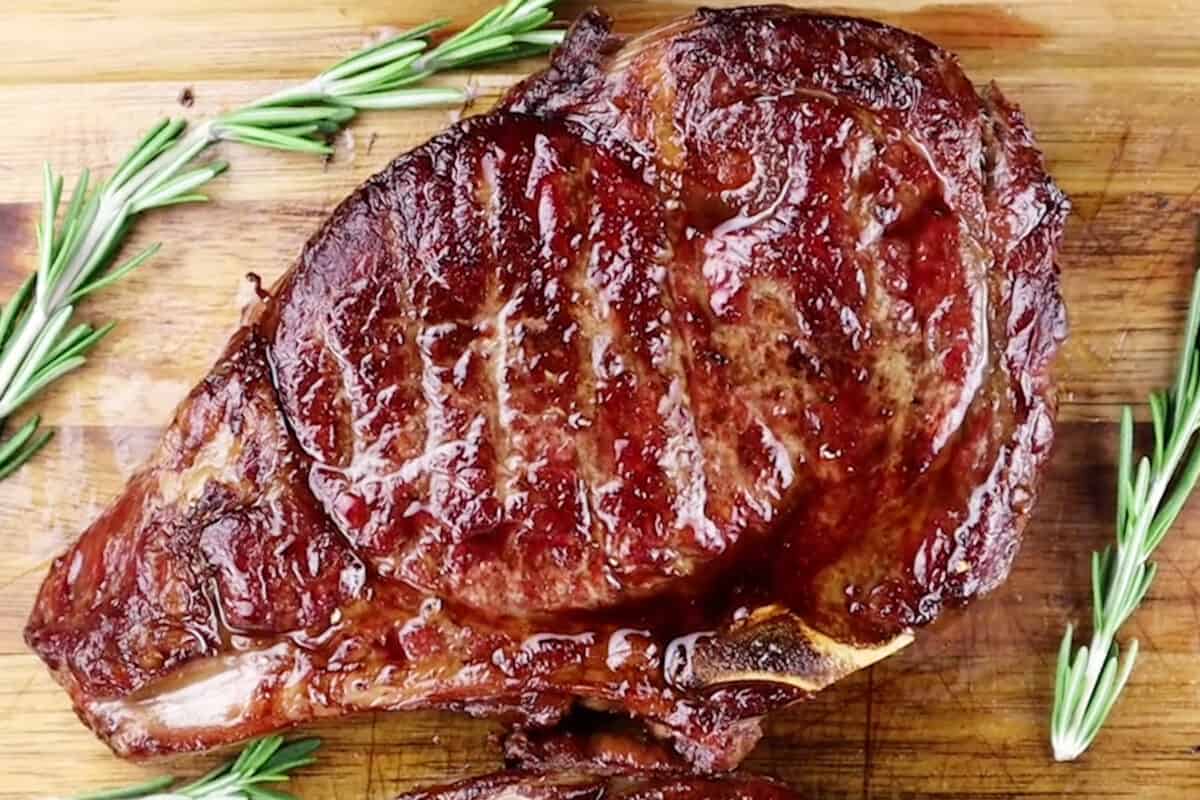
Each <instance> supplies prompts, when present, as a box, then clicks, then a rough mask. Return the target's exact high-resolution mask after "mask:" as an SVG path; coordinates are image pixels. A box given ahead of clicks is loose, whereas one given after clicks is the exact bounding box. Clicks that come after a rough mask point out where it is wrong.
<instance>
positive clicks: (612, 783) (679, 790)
mask: <svg viewBox="0 0 1200 800" xmlns="http://www.w3.org/2000/svg"><path fill="white" fill-rule="evenodd" d="M396 800H800V795H798V794H796V793H795V792H793V791H792V790H790V789H788V788H787V787H786V786H783V785H781V784H778V783H775V782H774V781H769V780H765V779H763V778H736V779H733V778H730V779H725V780H708V779H704V778H695V777H660V778H642V779H638V778H616V779H601V778H595V777H589V776H582V775H581V776H572V775H553V776H549V775H536V774H526V773H520V772H507V773H502V774H496V775H486V776H483V777H480V778H470V779H468V780H464V781H460V782H459V783H454V784H451V785H449V786H441V787H437V788H433V789H425V790H422V791H418V792H411V793H409V794H402V795H400V796H399V797H397V798H396Z"/></svg>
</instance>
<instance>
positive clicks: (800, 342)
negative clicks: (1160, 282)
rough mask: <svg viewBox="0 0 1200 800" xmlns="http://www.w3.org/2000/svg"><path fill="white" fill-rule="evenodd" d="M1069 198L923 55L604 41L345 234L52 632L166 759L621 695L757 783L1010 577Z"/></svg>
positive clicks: (96, 562)
mask: <svg viewBox="0 0 1200 800" xmlns="http://www.w3.org/2000/svg"><path fill="white" fill-rule="evenodd" d="M1067 207H1068V206H1067V203H1066V200H1065V199H1064V197H1063V196H1062V194H1061V193H1060V192H1059V191H1058V190H1057V188H1056V187H1055V186H1054V184H1053V183H1052V182H1051V180H1050V178H1049V177H1048V176H1047V175H1046V173H1045V171H1044V169H1043V166H1042V157H1041V155H1040V153H1039V152H1038V150H1037V149H1036V147H1035V145H1034V142H1033V138H1032V135H1031V133H1030V131H1029V129H1028V127H1027V126H1026V124H1025V122H1024V120H1023V118H1022V117H1021V114H1020V113H1019V112H1018V111H1017V109H1016V108H1015V107H1013V106H1012V105H1010V104H1008V103H1007V102H1006V101H1005V100H1004V99H1003V97H1002V96H1001V95H1000V93H999V92H998V91H997V90H995V89H994V88H993V89H990V90H989V91H987V92H986V93H985V94H984V96H983V97H980V96H979V95H977V94H976V92H975V91H974V89H973V88H972V86H971V84H970V83H969V82H968V80H967V79H966V77H965V76H964V75H963V73H962V72H961V70H960V69H959V67H958V65H957V63H956V61H955V60H954V58H953V57H952V56H950V55H948V54H947V53H945V52H943V51H941V50H939V49H937V48H936V47H935V46H933V45H931V44H930V43H928V42H926V41H924V40H923V39H920V38H918V37H916V36H913V35H911V34H908V33H904V32H902V31H898V30H896V29H893V28H890V27H887V26H884V25H880V24H877V23H873V22H868V21H863V20H855V19H848V18H843V17H831V16H821V15H811V14H805V13H800V12H796V11H792V10H786V9H781V8H756V9H741V10H732V11H721V12H715V11H702V12H699V13H698V14H696V15H694V16H691V17H688V18H686V19H684V20H681V21H679V22H677V23H675V24H672V25H670V26H667V27H665V28H663V29H660V30H658V31H654V32H651V33H649V34H646V35H644V36H641V37H639V38H637V39H635V40H632V41H629V42H622V41H620V40H618V39H616V38H615V37H613V36H612V35H610V33H609V27H608V23H607V20H606V19H605V18H603V17H602V16H600V15H597V14H590V15H587V16H585V17H584V18H583V19H581V20H580V21H579V22H578V23H577V24H576V25H575V27H574V28H573V29H572V31H571V33H570V35H569V37H568V39H567V41H566V42H565V43H564V45H563V46H562V47H561V48H559V50H558V51H557V52H556V54H555V56H554V57H553V60H552V63H551V65H550V67H549V68H548V69H547V70H545V71H543V72H542V73H539V74H538V75H536V76H534V77H532V78H530V79H529V80H527V81H526V82H525V83H523V84H521V85H520V86H518V87H517V88H516V89H514V90H513V91H512V92H511V93H510V94H509V96H508V97H507V98H506V99H505V100H504V101H503V102H502V103H501V105H500V107H499V108H497V109H496V110H494V111H493V112H491V113H489V114H487V115H486V116H483V117H478V118H475V119H471V120H468V121H466V122H463V123H461V124H458V125H456V126H454V127H453V128H451V129H450V130H449V131H448V132H446V133H444V134H442V135H440V136H438V137H436V138H434V139H433V140H432V141H430V142H429V143H427V144H425V145H423V146H421V147H418V148H417V149H415V150H413V151H412V152H410V153H408V154H405V155H403V156H401V157H399V158H398V159H396V161H394V162H393V163H392V164H391V165H390V166H389V167H388V168H387V169H385V170H384V171H383V172H381V173H380V174H379V175H377V176H375V177H374V178H372V179H371V180H370V181H368V182H367V183H366V184H365V185H364V186H362V187H361V188H360V189H359V190H358V191H356V192H355V193H354V194H353V195H352V196H351V197H349V198H348V199H347V200H346V201H345V202H343V203H342V204H341V205H340V206H339V207H338V209H337V210H336V211H335V212H334V214H333V215H332V217H331V218H330V219H329V221H328V222H327V223H326V224H325V225H324V226H323V227H322V228H321V230H320V231H319V232H318V233H317V234H316V235H315V236H314V237H313V238H312V240H310V242H309V243H308V245H307V246H306V247H305V249H304V251H303V253H302V254H301V256H300V258H299V260H298V261H297V263H296V264H295V266H294V267H293V268H292V269H291V270H290V271H289V272H288V273H287V274H286V275H285V276H284V278H283V279H282V280H281V282H280V283H279V284H278V285H277V286H276V287H275V288H274V290H273V292H272V293H271V296H270V297H268V298H266V299H264V300H263V301H262V302H261V303H260V304H259V305H258V306H257V307H256V308H255V309H253V310H252V312H251V313H250V314H249V315H248V317H247V321H246V322H245V324H244V326H243V328H242V329H241V330H240V331H239V332H238V333H237V334H236V336H235V337H234V339H233V340H232V342H231V343H230V345H229V347H228V349H227V351H226V353H225V355H224V356H223V357H222V358H221V360H220V361H219V362H218V364H217V365H216V367H214V369H213V371H212V372H211V373H210V374H209V376H208V377H207V378H205V379H204V381H203V382H202V383H201V384H200V385H199V386H198V387H197V388H196V389H195V390H194V391H193V392H192V393H191V395H190V396H189V397H188V398H187V399H186V400H185V401H184V403H183V404H182V406H181V407H180V409H179V411H178V413H177V415H176V418H175V420H174V422H173V423H172V424H171V426H170V428H169V429H168V431H167V433H166V435H165V437H164V439H163V442H162V444H161V446H160V447H159V448H158V450H157V452H156V453H155V454H154V455H153V457H152V458H151V459H150V461H149V463H147V464H146V465H145V466H144V467H143V468H142V469H141V470H140V471H139V472H138V473H137V474H136V476H135V477H134V478H133V479H132V480H131V481H130V483H129V486H128V487H127V488H126V490H125V491H124V493H123V494H122V495H121V496H120V497H119V498H118V499H117V500H116V501H115V503H114V504H113V506H112V507H111V508H110V509H109V510H108V511H107V512H105V514H104V515H103V516H102V517H101V518H100V519H99V520H97V521H96V522H95V523H94V524H93V525H92V526H91V527H90V528H89V529H88V530H87V531H86V532H85V533H84V534H83V536H82V537H81V538H80V540H79V541H78V543H76V544H75V546H74V547H72V548H71V549H70V550H69V551H68V552H67V553H66V554H65V555H63V556H62V557H61V558H59V559H58V560H57V561H56V562H55V563H54V565H53V567H52V568H51V570H50V574H49V576H48V577H47V579H46V581H45V583H44V585H43V587H42V590H41V593H40V594H39V596H38V599H37V603H36V605H35V607H34V610H33V614H32V617H31V619H30V622H29V626H28V629H27V640H28V642H29V644H30V645H31V646H32V647H33V648H34V649H35V650H36V651H37V652H38V653H39V654H40V655H41V657H42V658H43V659H44V660H45V661H46V663H47V664H48V665H49V666H50V668H51V669H52V670H53V672H54V674H55V676H56V677H57V679H58V680H59V681H60V682H61V683H62V684H63V685H64V686H65V687H66V688H67V690H68V691H69V692H70V694H71V697H72V699H73V701H74V703H75V706H76V709H77V710H78V712H79V714H80V716H81V717H82V718H83V719H84V721H85V722H87V724H89V725H90V726H91V727H92V728H93V729H94V730H95V731H96V732H97V733H98V734H99V735H100V736H101V737H103V738H104V739H105V740H106V741H107V742H108V743H109V744H110V745H111V746H112V747H113V749H114V750H115V751H117V752H118V753H120V754H122V755H126V756H144V755H151V754H156V753H166V752H173V751H182V750H194V749H202V748H207V747H212V746H216V745H220V744H223V743H227V742H231V741H234V740H237V739H242V738H245V737H248V736H251V735H255V734H258V733H262V732H265V731H269V730H273V729H276V728H280V727H283V726H287V725H291V724H296V723H302V722H305V721H308V720H311V719H314V718H318V717H326V716H332V715H342V714H348V713H351V712H356V711H363V710H377V709H407V708H418V707H439V708H450V709H459V710H462V711H465V712H468V713H472V714H490V715H498V716H500V717H502V718H504V719H506V720H508V721H510V722H512V723H514V724H517V725H521V726H525V727H539V726H541V727H551V726H554V725H555V724H556V723H557V722H558V721H559V720H560V719H561V718H562V717H563V716H564V714H566V713H567V712H568V710H569V709H570V708H571V707H572V705H574V704H576V703H582V704H584V705H586V706H588V707H590V708H593V709H600V710H609V711H614V712H622V713H625V714H629V715H631V716H633V717H635V718H637V719H639V720H641V721H642V722H643V723H644V724H645V726H646V728H647V729H648V730H649V731H651V732H652V733H653V734H654V735H656V736H658V737H660V738H661V739H663V740H666V741H670V742H672V743H673V744H674V746H675V747H676V748H677V749H678V751H679V752H680V753H681V754H682V755H683V757H685V758H686V759H688V760H689V761H690V762H691V763H692V764H693V765H694V766H695V767H697V768H700V769H722V768H728V767H731V766H733V765H735V764H736V763H737V761H738V760H739V759H740V758H741V756H742V755H743V754H744V753H745V751H746V750H747V749H748V747H749V746H751V745H752V744H753V742H754V740H755V739H756V738H757V736H758V731H759V729H758V725H757V720H758V718H759V717H761V716H762V715H763V714H765V713H766V712H768V711H770V710H771V709H774V708H779V707H781V706H783V705H786V704H788V703H791V702H794V701H796V700H798V699H802V698H804V697H806V696H809V695H811V694H812V693H813V692H816V691H818V690H820V689H821V688H823V687H825V686H827V685H828V684H830V683H831V682H833V681H836V680H838V679H839V678H841V677H843V676H845V675H846V674H848V673H850V672H852V671H854V670H855V669H858V668H860V667H862V666H863V665H865V664H869V663H871V662H873V661H876V660H878V659H879V658H882V657H884V656H886V655H888V654H889V653H891V652H894V651H895V650H896V649H898V648H899V647H901V646H903V645H905V644H906V643H907V642H908V641H909V640H910V639H911V631H912V630H913V629H914V628H915V627H916V626H920V625H923V624H925V623H927V622H929V621H930V620H932V619H934V618H935V617H936V616H937V615H938V614H939V612H940V611H941V609H942V608H943V607H944V606H945V605H947V604H959V603H962V602H964V601H966V600H968V599H969V598H971V597H973V596H975V595H977V594H979V593H981V592H984V591H987V590H989V589H991V588H993V587H995V586H996V585H997V584H998V583H999V582H1000V581H1002V580H1003V578H1004V577H1005V575H1006V573H1007V571H1008V569H1009V565H1010V563H1011V561H1012V558H1013V555H1014V553H1015V551H1016V549H1017V545H1018V542H1019V538H1020V532H1021V529H1022V527H1023V525H1024V523H1025V520H1026V519H1027V518H1028V515H1029V510H1030V506H1031V503H1032V502H1033V498H1034V495H1035V493H1036V489H1037V484H1038V477H1039V473H1040V472H1041V467H1042V466H1043V464H1044V462H1045V459H1046V457H1047V454H1048V448H1049V447H1050V443H1051V439H1052V436H1053V418H1054V411H1055V405H1054V396H1053V391H1052V386H1051V384H1050V380H1049V376H1048V371H1047V370H1048V362H1049V360H1050V358H1051V357H1052V355H1053V354H1054V352H1055V350H1056V349H1057V346H1058V344H1059V343H1060V341H1061V340H1062V337H1063V336H1064V334H1065V318H1064V312H1063V306H1062V302H1061V298H1060V294H1059V285H1058V275H1057V269H1056V267H1055V264H1054V254H1055V249H1056V247H1057V245H1058V242H1059V239H1060V236H1061V230H1062V226H1063V222H1064V218H1065V216H1066V214H1067Z"/></svg>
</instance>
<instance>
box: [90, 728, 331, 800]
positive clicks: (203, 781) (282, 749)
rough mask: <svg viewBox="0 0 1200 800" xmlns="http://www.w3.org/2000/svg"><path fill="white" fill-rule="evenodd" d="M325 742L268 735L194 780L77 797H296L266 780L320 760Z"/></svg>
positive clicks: (168, 799)
mask: <svg viewBox="0 0 1200 800" xmlns="http://www.w3.org/2000/svg"><path fill="white" fill-rule="evenodd" d="M320 746H321V740H320V739H297V740H295V741H291V742H287V743H286V744H285V743H284V741H283V737H282V736H268V737H266V738H264V739H258V740H256V741H253V742H251V743H250V744H248V745H246V747H245V749H244V750H242V753H241V755H239V756H238V757H237V758H236V759H235V760H233V761H227V762H225V763H224V764H222V765H221V766H219V767H217V768H216V769H214V770H213V771H211V772H209V773H208V774H206V775H203V776H202V777H200V778H197V779H196V780H194V781H192V782H191V783H189V784H187V785H185V786H180V787H179V788H177V789H173V788H171V787H172V786H173V785H174V784H175V783H176V780H175V778H174V777H172V776H170V775H163V776H162V777H159V778H154V779H152V780H149V781H146V782H144V783H139V784H135V785H133V786H125V787H123V788H120V789H106V790H103V791H99V792H92V793H91V794H85V795H80V796H79V797H77V798H76V799H75V800H129V798H138V797H140V798H152V799H153V800H183V798H191V800H295V798H294V797H293V796H292V795H290V794H288V793H286V792H281V791H278V790H276V789H268V788H266V787H265V786H264V785H263V784H267V783H282V782H284V781H287V780H288V779H289V777H290V776H289V773H290V772H292V770H296V769H299V768H300V767H305V766H308V765H309V764H312V763H314V762H315V761H316V758H315V757H314V756H313V753H314V752H316V750H317V748H318V747H320Z"/></svg>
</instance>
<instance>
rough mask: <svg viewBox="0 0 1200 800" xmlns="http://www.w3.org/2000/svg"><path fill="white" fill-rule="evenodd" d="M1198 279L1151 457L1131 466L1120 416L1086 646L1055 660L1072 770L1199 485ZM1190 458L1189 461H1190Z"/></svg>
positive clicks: (1154, 416) (1106, 702)
mask: <svg viewBox="0 0 1200 800" xmlns="http://www.w3.org/2000/svg"><path fill="white" fill-rule="evenodd" d="M1198 329H1200V272H1198V273H1197V274H1196V276H1195V278H1194V280H1193V285H1192V299H1191V305H1190V310H1189V311H1188V319H1187V327H1186V328H1185V329H1184V340H1183V345H1182V347H1181V348H1180V353H1179V364H1178V368H1177V371H1176V376H1175V384H1174V386H1173V387H1172V389H1171V390H1170V391H1166V390H1163V391H1157V392H1152V393H1151V394H1150V418H1151V421H1152V425H1153V428H1154V449H1153V452H1152V453H1151V454H1150V455H1149V456H1143V457H1142V458H1141V460H1139V461H1138V462H1137V465H1136V467H1135V465H1134V455H1133V412H1132V410H1131V409H1130V408H1129V407H1128V406H1126V407H1125V409H1124V410H1123V412H1122V414H1121V433H1120V443H1119V452H1118V456H1117V458H1118V461H1117V525H1116V543H1115V545H1109V546H1108V547H1106V548H1104V552H1102V553H1093V554H1092V641H1091V644H1090V645H1088V646H1083V647H1080V648H1079V650H1078V651H1077V652H1076V654H1075V659H1074V661H1072V660H1071V644H1072V639H1073V636H1074V630H1073V628H1072V626H1071V625H1068V626H1067V630H1066V633H1065V634H1064V635H1063V638H1062V644H1061V645H1060V647H1059V651H1058V669H1057V672H1056V675H1055V683H1054V708H1053V711H1052V713H1051V719H1050V742H1051V745H1052V746H1053V748H1054V758H1055V760H1057V761H1072V760H1074V759H1076V758H1078V757H1079V756H1080V754H1082V753H1083V752H1084V751H1085V750H1087V748H1088V747H1089V746H1090V745H1091V743H1092V741H1093V740H1094V739H1095V738H1096V734H1097V733H1098V732H1099V731H1100V726H1101V725H1103V724H1104V721H1105V719H1107V718H1108V715H1109V712H1110V711H1112V707H1113V704H1114V703H1116V700H1117V696H1118V695H1120V693H1121V690H1122V689H1123V688H1124V687H1125V682H1126V681H1127V680H1129V673H1130V672H1131V671H1132V670H1133V664H1134V661H1135V660H1136V659H1137V653H1138V643H1137V640H1136V639H1134V640H1132V641H1131V642H1130V643H1129V647H1128V648H1127V649H1126V651H1125V656H1124V658H1120V654H1119V653H1118V648H1117V644H1116V635H1117V632H1118V631H1119V630H1120V628H1121V626H1122V625H1123V624H1124V623H1125V621H1126V620H1127V619H1129V615H1130V614H1132V613H1133V610H1134V609H1135V608H1137V606H1138V604H1139V603H1141V602H1142V598H1144V597H1145V596H1146V592H1147V591H1148V590H1149V588H1150V584H1151V583H1152V582H1153V581H1154V576H1155V573H1156V571H1157V566H1156V565H1155V564H1152V563H1150V562H1149V558H1150V556H1151V555H1152V554H1153V553H1154V551H1155V549H1156V548H1157V547H1158V545H1159V544H1160V543H1161V542H1162V540H1163V537H1164V536H1166V533H1167V530H1168V529H1169V528H1170V527H1171V524H1172V523H1173V522H1174V521H1175V518H1176V517H1178V516H1179V512H1180V511H1181V510H1182V509H1183V505H1184V503H1185V502H1186V501H1187V499H1188V496H1189V495H1190V494H1191V492H1192V489H1193V488H1194V487H1195V486H1196V480H1197V478H1200V447H1193V446H1192V445H1193V443H1194V441H1195V438H1196V433H1197V431H1198V430H1200V349H1198V346H1200V342H1198V341H1197V333H1198ZM1189 451H1190V452H1189Z"/></svg>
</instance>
